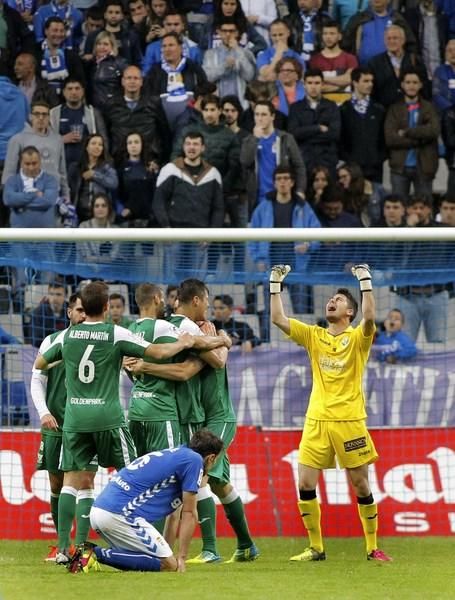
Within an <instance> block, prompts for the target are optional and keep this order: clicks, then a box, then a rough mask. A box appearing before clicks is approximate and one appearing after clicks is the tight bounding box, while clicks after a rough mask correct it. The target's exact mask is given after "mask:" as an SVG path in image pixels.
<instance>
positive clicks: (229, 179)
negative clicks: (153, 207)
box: [172, 94, 240, 196]
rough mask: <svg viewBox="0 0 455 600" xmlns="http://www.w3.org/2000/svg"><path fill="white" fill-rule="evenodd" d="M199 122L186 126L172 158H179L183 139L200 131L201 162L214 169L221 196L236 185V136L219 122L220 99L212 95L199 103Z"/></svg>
mask: <svg viewBox="0 0 455 600" xmlns="http://www.w3.org/2000/svg"><path fill="white" fill-rule="evenodd" d="M201 112H202V121H201V122H200V123H198V124H197V125H193V124H190V125H187V126H186V127H185V128H184V129H183V130H182V131H181V132H180V135H179V137H177V138H176V140H175V142H174V149H173V152H172V158H177V157H178V156H179V155H181V152H182V146H183V140H184V139H185V136H186V134H187V133H188V132H189V131H193V130H196V131H200V132H201V134H202V135H203V138H204V156H203V158H204V160H206V161H207V162H208V163H209V164H210V165H212V166H213V167H215V168H216V169H217V170H218V172H219V173H220V175H221V178H222V181H223V193H224V195H225V196H226V195H229V194H231V192H232V190H233V189H236V188H237V187H238V186H237V185H236V184H237V180H238V178H239V154H240V145H239V141H238V138H237V136H236V135H235V134H234V133H233V132H232V131H231V130H230V129H229V128H228V127H226V126H225V124H224V123H223V122H222V120H221V117H222V112H221V100H220V98H219V97H218V96H215V95H214V94H211V95H209V96H205V97H204V98H203V99H202V101H201Z"/></svg>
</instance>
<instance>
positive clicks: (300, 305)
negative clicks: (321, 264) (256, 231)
mask: <svg viewBox="0 0 455 600" xmlns="http://www.w3.org/2000/svg"><path fill="white" fill-rule="evenodd" d="M273 177H274V179H273V181H274V191H273V192H270V193H269V194H267V195H266V200H265V201H264V202H261V203H260V204H258V206H257V207H256V208H255V209H254V212H253V215H252V217H251V227H253V228H256V227H270V228H279V227H292V228H301V227H304V228H314V227H320V226H321V224H320V222H319V219H318V218H317V217H316V215H315V213H314V211H313V209H312V208H311V206H310V205H309V203H308V202H306V201H305V200H303V199H302V198H301V197H300V196H298V195H297V194H296V193H295V191H294V186H295V178H294V175H293V173H292V171H291V169H290V168H289V167H284V166H278V167H277V168H276V169H275V171H274V174H273ZM318 248H319V243H318V242H310V243H307V242H300V241H298V242H293V241H289V242H273V243H270V242H249V243H248V252H249V255H250V257H251V259H252V260H253V262H254V264H255V267H256V271H257V272H260V273H265V272H266V271H268V269H270V266H271V265H273V264H286V265H290V266H291V268H292V269H293V270H295V271H296V272H297V273H298V274H299V276H301V277H302V279H303V280H304V275H303V274H304V273H305V271H306V268H307V265H308V262H309V258H310V254H311V252H314V251H315V250H317V249H318ZM288 287H289V294H290V297H291V302H292V309H293V311H294V312H296V313H310V312H313V293H312V289H311V287H310V286H308V285H305V284H304V283H300V282H295V283H289V284H288ZM264 304H265V309H264V315H263V317H264V318H263V322H262V337H263V339H265V340H268V339H269V338H270V331H269V329H270V321H269V298H268V294H267V293H265V292H264Z"/></svg>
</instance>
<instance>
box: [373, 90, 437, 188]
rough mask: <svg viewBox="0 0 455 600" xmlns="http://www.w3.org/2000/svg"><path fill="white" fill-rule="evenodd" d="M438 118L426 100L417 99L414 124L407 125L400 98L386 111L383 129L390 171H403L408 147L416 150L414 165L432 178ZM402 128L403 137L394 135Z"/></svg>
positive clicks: (406, 112)
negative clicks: (416, 117)
mask: <svg viewBox="0 0 455 600" xmlns="http://www.w3.org/2000/svg"><path fill="white" fill-rule="evenodd" d="M439 129H440V128H439V119H438V115H437V112H436V109H435V108H434V107H433V105H432V104H431V103H430V102H428V101H427V100H420V111H419V118H418V123H417V127H411V128H410V127H409V125H408V110H407V107H406V103H405V101H404V99H403V100H400V101H399V102H397V103H396V104H392V106H391V107H390V108H389V110H388V111H387V115H386V118H385V125H384V132H385V143H386V146H387V149H388V152H389V164H390V169H391V171H395V172H396V173H403V170H404V165H405V162H406V156H407V154H408V152H409V150H410V149H411V148H414V149H415V150H416V151H417V168H418V169H420V171H421V172H422V173H423V174H424V175H425V176H426V177H430V178H433V177H434V176H435V175H436V171H437V170H438V166H439V155H438V135H439ZM399 130H404V131H405V132H406V133H405V135H404V136H401V135H399V134H398V131H399Z"/></svg>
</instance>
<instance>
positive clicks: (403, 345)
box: [372, 308, 417, 365]
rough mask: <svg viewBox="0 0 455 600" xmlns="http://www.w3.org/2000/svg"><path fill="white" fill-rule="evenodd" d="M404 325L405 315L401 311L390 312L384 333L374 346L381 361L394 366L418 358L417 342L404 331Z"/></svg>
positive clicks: (373, 348)
mask: <svg viewBox="0 0 455 600" xmlns="http://www.w3.org/2000/svg"><path fill="white" fill-rule="evenodd" d="M403 324H404V314H403V313H402V312H401V310H399V309H398V308H393V309H392V310H390V311H389V313H388V315H387V317H386V318H385V321H384V331H381V332H380V333H379V334H378V335H377V336H376V339H375V341H374V344H373V346H372V350H373V353H374V355H375V356H376V358H377V359H378V360H379V361H381V362H386V363H389V364H392V365H394V364H396V363H400V362H403V361H404V362H406V361H407V360H410V359H411V358H415V356H417V347H416V345H415V342H414V340H412V339H411V338H410V337H409V335H408V334H407V333H406V332H405V331H403V330H402V328H403Z"/></svg>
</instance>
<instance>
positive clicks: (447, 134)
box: [441, 108, 455, 169]
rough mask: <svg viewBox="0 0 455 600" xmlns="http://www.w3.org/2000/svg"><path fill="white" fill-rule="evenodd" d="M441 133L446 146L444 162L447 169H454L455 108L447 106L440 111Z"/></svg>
mask: <svg viewBox="0 0 455 600" xmlns="http://www.w3.org/2000/svg"><path fill="white" fill-rule="evenodd" d="M441 133H442V139H443V141H444V145H445V147H446V162H447V167H448V168H449V169H455V109H454V108H448V109H447V110H445V111H444V112H443V113H442V120H441Z"/></svg>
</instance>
